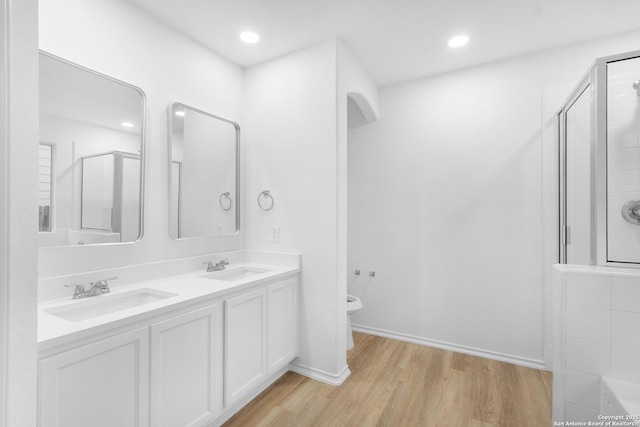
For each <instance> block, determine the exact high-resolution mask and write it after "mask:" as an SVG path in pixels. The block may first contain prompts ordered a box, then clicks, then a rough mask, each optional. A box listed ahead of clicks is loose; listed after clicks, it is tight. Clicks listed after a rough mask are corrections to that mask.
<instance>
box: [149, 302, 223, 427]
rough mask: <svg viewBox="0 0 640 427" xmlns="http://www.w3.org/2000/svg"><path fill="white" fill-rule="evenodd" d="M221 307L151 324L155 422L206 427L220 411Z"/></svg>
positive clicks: (170, 426) (164, 426) (169, 426)
mask: <svg viewBox="0 0 640 427" xmlns="http://www.w3.org/2000/svg"><path fill="white" fill-rule="evenodd" d="M222 375H223V372H222V309H221V306H220V304H215V305H212V306H209V307H206V308H203V309H200V310H197V311H194V312H191V313H187V314H184V315H181V316H178V317H174V318H172V319H169V320H165V321H162V322H159V323H156V324H153V325H151V425H152V426H153V427H174V426H185V427H186V426H189V427H195V426H204V425H207V424H208V423H209V422H211V421H212V420H213V419H215V418H216V417H217V416H218V415H219V414H220V413H221V411H222V381H223V376H222Z"/></svg>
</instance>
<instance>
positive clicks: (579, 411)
mask: <svg viewBox="0 0 640 427" xmlns="http://www.w3.org/2000/svg"><path fill="white" fill-rule="evenodd" d="M599 408H600V403H598V406H597V407H594V408H590V407H587V406H582V405H576V404H575V403H569V402H567V403H566V405H565V420H566V421H577V422H580V421H582V422H589V421H593V422H598V421H601V420H598V415H600V409H599Z"/></svg>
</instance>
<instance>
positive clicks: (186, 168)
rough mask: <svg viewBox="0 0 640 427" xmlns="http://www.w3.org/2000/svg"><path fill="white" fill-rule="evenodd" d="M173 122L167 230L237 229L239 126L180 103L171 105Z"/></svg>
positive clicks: (214, 232)
mask: <svg viewBox="0 0 640 427" xmlns="http://www.w3.org/2000/svg"><path fill="white" fill-rule="evenodd" d="M169 125H170V129H169V134H170V135H169V159H170V162H171V163H170V165H169V171H170V177H169V234H170V235H171V237H173V238H186V237H203V236H225V235H231V234H235V233H236V232H237V231H238V229H239V226H240V207H239V203H238V198H239V194H240V191H239V172H240V151H239V150H240V127H239V126H238V125H237V124H236V123H234V122H232V121H229V120H226V119H223V118H221V117H218V116H215V115H213V114H209V113H206V112H204V111H201V110H198V109H195V108H192V107H189V106H187V105H184V104H180V103H174V104H171V106H170V107H169Z"/></svg>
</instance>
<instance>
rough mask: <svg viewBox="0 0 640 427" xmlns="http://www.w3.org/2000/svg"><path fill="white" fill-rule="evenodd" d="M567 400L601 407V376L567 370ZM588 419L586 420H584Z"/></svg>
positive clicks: (592, 406) (591, 406) (590, 406)
mask: <svg viewBox="0 0 640 427" xmlns="http://www.w3.org/2000/svg"><path fill="white" fill-rule="evenodd" d="M566 380H567V386H566V387H567V389H566V392H565V393H566V401H567V402H568V403H574V404H577V405H582V406H587V407H589V408H599V407H600V376H599V375H592V374H584V373H582V372H574V371H571V370H567V376H566ZM584 421H586V420H584Z"/></svg>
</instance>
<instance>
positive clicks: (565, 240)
mask: <svg viewBox="0 0 640 427" xmlns="http://www.w3.org/2000/svg"><path fill="white" fill-rule="evenodd" d="M560 244H561V245H562V246H567V245H570V244H571V227H569V226H568V225H564V226H562V227H561V228H560Z"/></svg>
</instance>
